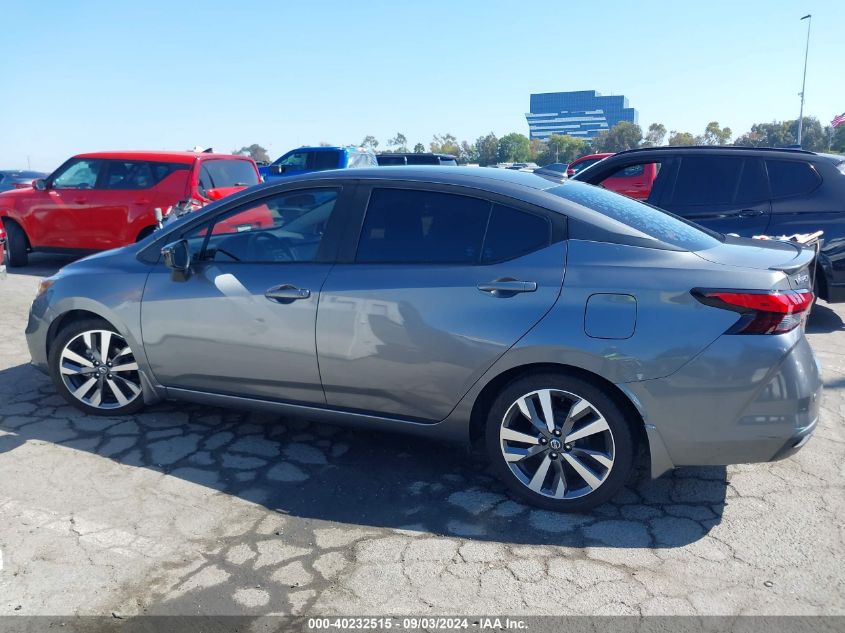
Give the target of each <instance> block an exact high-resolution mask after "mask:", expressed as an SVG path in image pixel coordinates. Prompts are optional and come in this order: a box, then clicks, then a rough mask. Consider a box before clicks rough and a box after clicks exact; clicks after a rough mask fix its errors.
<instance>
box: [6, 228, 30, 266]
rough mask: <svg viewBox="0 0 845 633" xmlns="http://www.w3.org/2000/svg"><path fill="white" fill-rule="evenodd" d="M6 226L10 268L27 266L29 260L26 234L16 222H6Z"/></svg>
mask: <svg viewBox="0 0 845 633" xmlns="http://www.w3.org/2000/svg"><path fill="white" fill-rule="evenodd" d="M4 226H5V228H6V236H7V238H8V239H7V240H6V242H7V244H6V246H7V248H8V251H9V252H8V256H7V257H6V263H7V264H8V265H9V268H19V267H21V266H26V263H27V261H28V260H29V255H28V253H27V246H26V234H25V233H24V232H23V229H22V228H21V227H20V226H18V225H17V224H16V223H15V222H11V221H9V222H5V223H4Z"/></svg>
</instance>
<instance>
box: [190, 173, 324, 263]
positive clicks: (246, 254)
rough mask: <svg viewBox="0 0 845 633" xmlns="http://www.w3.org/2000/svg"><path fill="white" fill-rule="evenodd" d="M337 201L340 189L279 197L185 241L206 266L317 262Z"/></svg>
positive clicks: (234, 214)
mask: <svg viewBox="0 0 845 633" xmlns="http://www.w3.org/2000/svg"><path fill="white" fill-rule="evenodd" d="M337 196H338V191H337V190H336V189H307V190H297V191H289V192H286V193H281V194H277V195H274V196H270V197H267V198H264V199H262V200H260V201H258V202H252V203H250V204H249V206H246V207H240V208H238V209H235V210H233V211H230V212H228V213H226V214H224V215H222V216H219V217H217V218H215V219H214V221H213V222H209V223H207V224H203V225H201V226H200V227H197V228H194V229H192V230H191V231H190V232H188V233H187V234H186V235H185V236H184V237H185V239H187V240H188V243H189V244H190V247H191V253H192V254H193V256H194V258H195V259H198V260H202V261H212V260H213V261H219V262H252V263H270V262H313V261H315V259H316V257H317V251H318V249H319V247H320V242H321V240H322V237H323V233H325V229H326V225H327V223H328V221H329V218H330V216H331V214H332V211H333V210H334V206H335V202H336V201H337ZM209 227H210V228H211V230H210V231H209Z"/></svg>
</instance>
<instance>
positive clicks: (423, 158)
mask: <svg viewBox="0 0 845 633" xmlns="http://www.w3.org/2000/svg"><path fill="white" fill-rule="evenodd" d="M376 160H377V161H378V164H379V165H384V166H390V165H449V166H452V167H454V166H455V165H457V164H458V159H457V158H455V157H454V156H452V155H451V154H433V153H431V152H425V153H422V152H420V153H411V152H408V153H400V152H385V153H384V154H377V155H376Z"/></svg>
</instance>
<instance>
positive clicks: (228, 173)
mask: <svg viewBox="0 0 845 633" xmlns="http://www.w3.org/2000/svg"><path fill="white" fill-rule="evenodd" d="M255 184H258V174H257V173H256V171H255V167H253V166H252V163H250V162H247V161H245V160H204V161H203V162H202V167H200V189H201V190H206V189H219V188H221V187H248V186H250V185H255Z"/></svg>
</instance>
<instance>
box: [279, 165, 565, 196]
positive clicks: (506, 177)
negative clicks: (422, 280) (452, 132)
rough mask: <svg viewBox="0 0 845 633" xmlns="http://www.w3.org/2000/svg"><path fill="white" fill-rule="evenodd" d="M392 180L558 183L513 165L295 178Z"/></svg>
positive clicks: (538, 186)
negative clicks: (518, 169) (502, 167)
mask: <svg viewBox="0 0 845 633" xmlns="http://www.w3.org/2000/svg"><path fill="white" fill-rule="evenodd" d="M340 178H342V179H344V180H347V179H354V180H390V181H413V182H428V183H437V184H444V185H464V186H469V187H482V188H490V187H494V185H495V183H501V184H502V185H510V186H513V185H517V186H521V187H525V188H528V189H535V190H538V191H541V190H543V189H550V188H551V187H555V186H558V185H559V184H560V183H556V182H552V181H550V180H548V179H546V178H543V177H541V176H535V175H534V174H533V173H528V172H523V171H515V170H512V169H491V168H489V167H441V166H439V165H419V166H416V165H414V166H409V167H404V168H402V169H401V170H397V169H391V168H389V167H362V168H359V169H354V170H349V169H330V170H326V171H316V172H311V173H307V174H303V175H302V176H297V177H296V179H297V180H299V181H302V180H329V179H340Z"/></svg>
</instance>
